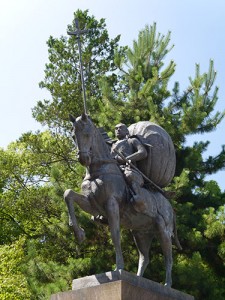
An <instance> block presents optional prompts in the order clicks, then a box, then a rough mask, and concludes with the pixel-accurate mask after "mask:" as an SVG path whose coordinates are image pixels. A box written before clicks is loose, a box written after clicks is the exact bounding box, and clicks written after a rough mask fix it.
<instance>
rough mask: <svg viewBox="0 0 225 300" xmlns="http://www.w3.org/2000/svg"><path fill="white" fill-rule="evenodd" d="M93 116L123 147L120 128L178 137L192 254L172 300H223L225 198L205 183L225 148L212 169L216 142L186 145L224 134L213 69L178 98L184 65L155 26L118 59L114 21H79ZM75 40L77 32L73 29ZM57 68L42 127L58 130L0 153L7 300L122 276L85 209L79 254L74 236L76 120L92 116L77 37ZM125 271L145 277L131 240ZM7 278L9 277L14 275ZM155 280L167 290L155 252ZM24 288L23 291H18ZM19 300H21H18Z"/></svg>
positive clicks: (181, 205)
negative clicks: (151, 125) (71, 196)
mask: <svg viewBox="0 0 225 300" xmlns="http://www.w3.org/2000/svg"><path fill="white" fill-rule="evenodd" d="M75 17H77V18H78V19H79V23H80V28H81V29H84V28H86V29H90V30H91V31H90V32H89V33H88V34H86V35H85V36H83V37H82V38H81V42H82V51H83V61H84V75H85V84H86V89H87V106H88V111H89V113H90V115H91V117H92V119H93V120H94V122H95V123H96V125H98V126H103V127H104V128H105V130H106V131H107V132H108V133H109V135H111V136H113V127H114V125H115V124H116V123H119V122H124V123H126V124H127V125H130V124H131V123H134V122H136V121H139V120H150V121H153V122H156V123H158V124H159V125H161V126H162V127H163V128H165V129H166V131H167V132H168V133H169V134H170V135H171V137H172V140H173V141H174V144H175V148H176V155H177V168H176V174H175V177H174V180H173V182H172V183H171V184H170V186H168V187H167V189H168V190H171V191H175V196H174V198H173V199H172V200H171V202H172V204H173V207H174V209H175V211H176V214H177V227H178V235H179V239H180V241H181V244H182V247H183V250H182V252H178V251H176V250H175V249H174V271H173V281H174V288H177V289H179V290H183V291H186V292H188V293H191V294H193V295H194V296H195V298H196V299H205V300H207V299H209V300H211V299H223V298H224V296H225V289H224V278H225V235H224V230H225V227H224V224H225V214H224V213H225V211H224V204H225V195H224V193H222V192H221V190H220V188H219V186H218V184H217V183H216V182H215V181H212V180H210V181H207V180H206V178H207V177H206V176H207V175H209V174H212V173H215V172H217V171H218V170H221V169H223V168H224V166H225V163H224V162H225V147H224V146H222V149H221V152H220V153H219V154H218V155H217V156H215V157H213V156H209V157H206V155H205V153H206V151H207V147H208V145H209V142H196V143H194V144H193V145H188V146H187V145H186V144H185V141H186V137H187V136H188V135H192V134H196V133H207V132H210V131H213V130H215V129H216V126H217V125H218V124H219V123H220V122H221V120H222V119H223V117H224V112H215V111H214V110H215V105H216V103H217V100H218V96H217V92H218V88H217V87H214V85H215V79H216V72H215V70H214V64H213V61H210V63H209V70H208V71H207V72H203V73H201V72H200V66H199V65H196V72H195V76H194V77H193V78H190V81H189V86H188V87H187V88H186V89H185V90H184V91H183V92H180V87H179V83H178V82H176V83H175V84H174V87H173V89H172V90H171V91H170V90H169V89H168V83H169V82H170V80H171V76H172V75H173V74H174V72H175V62H173V61H169V62H168V63H167V65H165V59H167V56H168V55H169V53H170V51H171V50H172V49H173V46H171V45H170V38H171V33H170V32H169V33H167V34H166V35H162V34H161V33H157V28H156V24H155V23H154V24H153V25H152V26H146V27H145V28H144V29H143V30H141V31H140V33H139V35H138V38H137V40H136V41H134V42H133V46H132V47H131V48H129V47H119V44H118V43H119V36H117V37H116V38H114V39H110V38H109V35H108V32H107V29H106V24H105V20H104V19H101V20H99V21H97V20H96V19H95V18H94V17H93V16H89V15H88V11H84V12H82V11H80V10H78V11H77V12H75V14H74V18H75ZM68 30H69V31H74V30H75V28H74V23H73V24H72V25H69V26H68ZM47 45H48V50H49V61H48V63H47V64H46V67H45V78H44V79H43V81H42V82H41V83H40V87H41V88H44V89H47V90H48V91H49V92H50V95H51V99H49V100H41V101H38V103H37V105H36V107H35V108H34V109H33V115H34V117H35V119H36V120H37V121H39V122H40V123H41V124H45V125H47V127H48V130H46V131H44V132H37V133H31V132H28V133H25V134H23V135H22V136H21V138H20V139H19V140H18V141H17V142H14V143H12V144H10V145H9V147H8V149H7V150H3V149H0V175H1V176H0V252H1V253H0V254H1V258H2V260H1V263H0V271H1V272H0V279H1V281H0V284H1V288H2V287H3V288H2V290H1V291H0V299H34V300H35V299H49V296H50V295H51V294H52V293H56V292H58V291H63V290H68V289H70V285H71V281H72V279H73V278H78V277H81V276H85V275H91V274H96V273H101V272H105V271H107V270H111V269H113V268H114V267H115V253H114V247H113V245H112V241H111V239H110V234H109V230H108V227H107V226H101V225H99V224H96V223H94V222H93V221H91V219H90V216H88V215H87V214H86V213H84V212H83V211H81V210H80V209H79V208H77V207H76V208H75V209H76V215H77V217H78V220H79V223H80V224H81V226H82V227H83V228H84V229H85V231H86V237H87V240H86V241H85V242H84V244H82V245H79V246H78V245H77V243H76V241H75V239H74V236H73V233H72V230H71V228H70V227H69V225H68V214H67V210H66V206H65V204H64V202H63V192H64V191H65V190H66V189H67V188H73V189H74V190H76V191H78V192H79V191H80V185H81V182H82V178H83V176H84V171H85V170H84V168H83V167H81V166H80V164H79V163H78V162H77V159H76V149H75V147H74V144H73V141H72V139H71V137H70V136H69V134H70V124H69V122H68V120H67V119H68V114H69V113H72V114H74V116H77V115H80V114H81V112H82V111H83V101H82V91H81V82H80V74H79V68H78V63H79V58H78V48H77V42H76V39H75V37H73V36H70V37H63V36H61V37H60V38H54V37H50V38H49V40H48V41H47ZM121 234H122V247H123V251H124V252H123V254H124V258H125V263H126V269H127V270H128V271H131V272H136V271H137V263H138V257H137V250H136V248H135V245H134V242H133V240H132V239H131V234H130V233H127V232H126V231H124V230H122V232H121ZM7 272H8V273H7ZM145 277H147V278H150V279H152V280H156V281H158V282H162V280H163V278H164V265H163V256H162V254H161V248H160V246H159V244H158V242H154V243H153V247H152V255H151V263H150V267H149V268H148V269H147V270H146V273H145ZM13 282H20V284H19V285H12V283H13ZM13 297H14V298H13Z"/></svg>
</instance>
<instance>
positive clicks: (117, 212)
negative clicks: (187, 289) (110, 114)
mask: <svg viewBox="0 0 225 300" xmlns="http://www.w3.org/2000/svg"><path fill="white" fill-rule="evenodd" d="M70 120H71V121H72V122H73V130H74V135H75V139H76V144H77V146H78V159H79V162H80V163H81V164H82V165H84V166H85V167H86V176H85V178H84V180H83V183H82V194H78V193H76V192H74V191H73V190H71V189H68V190H66V191H65V193H64V199H65V202H66V204H67V207H68V210H69V217H70V224H71V225H72V227H73V230H74V234H75V237H76V238H77V239H78V242H82V241H83V240H84V239H85V233H84V230H83V229H82V228H80V227H79V225H78V222H77V219H76V216H75V213H74V202H75V203H76V204H78V205H79V206H80V207H81V209H83V210H84V211H85V212H87V213H90V214H91V215H93V216H97V215H102V216H104V218H107V220H108V224H109V228H110V232H111V237H112V241H113V244H114V247H115V252H116V270H119V269H123V268H124V261H123V255H122V249H121V242H120V225H122V226H124V227H125V228H127V229H130V230H131V232H132V234H133V237H134V240H135V243H136V245H137V248H138V251H139V264H138V272H137V275H138V276H143V273H144V271H145V269H146V267H147V265H148V263H149V250H150V246H151V242H152V239H153V238H154V237H157V238H158V239H159V241H160V244H161V247H162V251H163V255H164V258H165V266H166V280H165V285H167V286H171V284H172V278H171V271H172V238H174V242H175V245H176V246H177V247H178V248H179V249H180V248H181V246H180V243H179V240H178V238H177V233H176V222H175V214H174V211H173V208H172V206H171V204H170V203H169V201H168V200H167V199H166V198H165V197H164V195H163V194H162V193H160V192H158V191H150V190H147V189H144V188H142V189H143V190H144V191H145V193H144V194H145V195H144V196H143V197H144V198H145V201H144V203H146V201H147V205H145V207H144V209H143V212H142V210H141V209H140V211H141V212H139V211H138V209H137V208H135V205H134V203H133V202H132V201H131V200H130V199H131V198H132V195H131V193H130V191H129V188H128V185H127V183H126V179H125V177H124V175H123V173H122V172H121V169H120V167H119V165H118V163H117V160H115V159H114V158H113V156H112V155H111V153H110V151H109V149H108V146H107V145H106V142H105V141H104V139H103V137H102V135H101V133H100V132H99V130H98V129H97V128H96V127H95V125H94V124H93V123H92V121H91V119H90V118H89V117H88V116H87V115H86V114H82V116H80V117H78V118H76V119H75V118H74V117H72V116H70ZM148 125H149V123H148ZM141 128H142V127H141ZM160 130H161V129H160ZM160 130H159V131H160ZM133 131H135V130H133ZM135 134H136V133H135ZM156 135H157V132H156ZM142 136H143V137H144V135H142ZM144 139H145V137H144ZM154 139H155V137H154V138H153V142H154ZM146 141H147V139H146V140H143V143H144V142H146ZM146 143H147V142H146ZM153 144H154V143H153ZM166 145H167V144H166ZM159 146H160V145H159ZM144 152H145V151H144ZM130 155H131V157H130V158H131V160H132V154H130ZM134 156H135V155H134ZM128 157H129V156H128ZM146 159H147V158H146ZM118 160H120V159H118ZM141 161H144V159H142V160H141ZM121 162H122V160H121ZM135 162H137V161H135ZM148 170H149V169H148V168H147V169H146V170H145V171H146V172H147V171H148ZM172 176H173V174H172V175H171V174H170V176H167V178H166V179H165V180H164V182H166V181H168V180H169V179H168V178H169V177H172ZM159 177H160V176H159ZM161 177H162V176H161ZM128 178H129V175H128ZM158 180H159V181H161V182H163V179H162V178H159V179H158Z"/></svg>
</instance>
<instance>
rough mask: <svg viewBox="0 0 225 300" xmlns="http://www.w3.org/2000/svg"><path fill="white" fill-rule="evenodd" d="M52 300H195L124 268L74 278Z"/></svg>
mask: <svg viewBox="0 0 225 300" xmlns="http://www.w3.org/2000/svg"><path fill="white" fill-rule="evenodd" d="M51 300H194V297H193V296H190V295H188V294H185V293H183V292H180V291H177V290H174V289H172V288H169V287H165V286H163V285H161V284H159V283H156V282H153V281H151V280H148V279H146V278H143V277H138V276H136V275H134V274H131V273H129V272H126V271H123V270H120V271H113V272H107V273H102V274H97V275H92V276H87V277H83V278H79V279H75V280H73V284H72V291H69V292H62V293H58V294H54V295H52V296H51Z"/></svg>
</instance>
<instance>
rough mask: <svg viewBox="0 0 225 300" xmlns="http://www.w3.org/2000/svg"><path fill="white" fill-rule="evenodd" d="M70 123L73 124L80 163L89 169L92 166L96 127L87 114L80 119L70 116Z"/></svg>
mask: <svg viewBox="0 0 225 300" xmlns="http://www.w3.org/2000/svg"><path fill="white" fill-rule="evenodd" d="M70 121H71V122H72V123H73V132H74V135H75V141H76V144H77V147H78V160H79V162H80V163H81V164H82V165H83V166H85V167H88V166H89V165H90V164H91V150H92V143H93V135H94V128H95V127H94V125H93V123H92V122H91V120H90V118H89V117H88V116H87V115H86V114H82V115H81V116H80V117H78V118H76V119H75V118H74V117H73V116H72V115H70Z"/></svg>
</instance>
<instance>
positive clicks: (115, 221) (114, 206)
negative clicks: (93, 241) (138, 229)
mask: <svg viewBox="0 0 225 300" xmlns="http://www.w3.org/2000/svg"><path fill="white" fill-rule="evenodd" d="M106 211H107V217H108V222H109V227H110V232H111V237H112V242H113V245H114V247H115V251H116V270H120V269H123V268H124V261H123V254H122V249H121V241H120V211H119V204H118V202H117V200H116V199H115V198H114V197H111V198H110V199H109V200H108V202H107V205H106Z"/></svg>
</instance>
